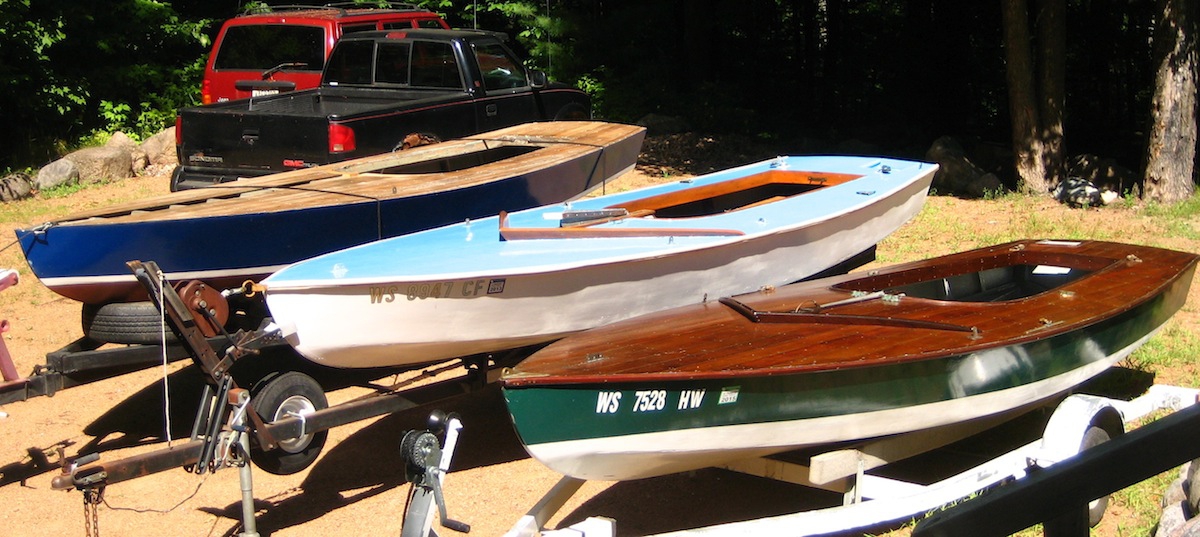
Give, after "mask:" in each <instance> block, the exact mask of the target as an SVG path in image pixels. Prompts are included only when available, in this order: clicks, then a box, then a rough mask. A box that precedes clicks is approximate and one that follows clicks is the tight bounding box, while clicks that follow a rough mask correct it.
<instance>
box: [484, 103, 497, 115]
mask: <svg viewBox="0 0 1200 537" xmlns="http://www.w3.org/2000/svg"><path fill="white" fill-rule="evenodd" d="M483 110H484V112H485V113H487V117H496V114H498V113H500V107H498V106H496V105H494V104H489V105H487V106H485V107H484V108H483Z"/></svg>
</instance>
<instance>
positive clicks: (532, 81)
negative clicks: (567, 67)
mask: <svg viewBox="0 0 1200 537" xmlns="http://www.w3.org/2000/svg"><path fill="white" fill-rule="evenodd" d="M548 83H549V81H548V80H547V78H546V72H545V71H540V70H537V69H534V70H532V71H530V72H529V86H530V87H532V88H533V89H542V88H544V87H546V85H547V84H548Z"/></svg>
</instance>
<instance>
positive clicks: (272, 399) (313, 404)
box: [250, 371, 329, 475]
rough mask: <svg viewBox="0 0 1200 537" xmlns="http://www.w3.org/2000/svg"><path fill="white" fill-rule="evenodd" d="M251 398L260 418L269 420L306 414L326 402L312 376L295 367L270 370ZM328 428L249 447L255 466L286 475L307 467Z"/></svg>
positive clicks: (316, 453)
mask: <svg viewBox="0 0 1200 537" xmlns="http://www.w3.org/2000/svg"><path fill="white" fill-rule="evenodd" d="M251 401H253V403H254V409H255V410H257V411H258V415H259V416H261V417H262V419H263V421H266V422H267V423H271V422H274V421H278V420H281V419H284V418H287V417H291V416H294V415H308V414H312V413H313V412H316V411H318V410H322V409H324V408H326V407H328V406H329V403H328V402H327V401H326V399H325V392H324V390H322V389H321V386H320V385H319V384H317V381H315V380H313V378H312V377H310V376H308V375H305V374H304V373H300V372H297V371H288V372H285V373H272V374H270V375H267V376H266V377H265V378H263V379H262V380H261V381H259V382H258V383H257V384H256V385H255V386H254V389H253V390H252V395H251ZM328 436H329V432H328V431H319V432H315V433H308V434H305V435H303V436H300V437H299V438H290V439H287V440H281V441H280V442H279V446H278V447H277V448H275V449H273V450H270V451H266V450H263V449H262V448H261V447H259V446H253V447H252V448H251V450H250V460H252V461H254V464H255V466H258V467H259V468H262V469H263V470H266V471H267V472H269V473H272V474H275V475H290V474H294V473H296V472H299V471H301V470H303V469H305V468H308V467H309V465H311V464H312V463H313V462H314V461H316V460H317V456H319V455H320V454H321V449H322V448H323V447H325V439H326V438H327V437H328Z"/></svg>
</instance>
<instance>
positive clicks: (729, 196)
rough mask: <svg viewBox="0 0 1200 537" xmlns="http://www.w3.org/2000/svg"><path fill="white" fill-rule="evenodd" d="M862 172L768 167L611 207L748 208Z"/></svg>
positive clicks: (673, 213)
mask: <svg viewBox="0 0 1200 537" xmlns="http://www.w3.org/2000/svg"><path fill="white" fill-rule="evenodd" d="M859 177H862V176H861V175H852V174H844V173H826V172H805V171H789V170H768V171H765V172H761V173H756V174H753V175H747V176H745V177H742V178H740V179H736V180H733V181H722V182H719V183H714V184H711V185H704V186H699V187H695V188H688V189H684V190H680V191H677V192H668V193H666V194H659V195H657V196H648V197H645V198H641V199H638V200H633V201H629V202H625V203H621V204H619V205H613V206H611V207H610V208H623V209H625V210H626V211H629V212H630V213H634V212H638V211H653V212H654V214H655V216H657V217H658V218H692V217H698V216H709V215H714V214H720V213H725V212H730V211H737V210H742V209H748V208H750V207H753V206H757V205H760V204H762V203H764V202H767V203H769V202H772V201H778V200H780V199H784V198H790V197H792V196H797V195H800V194H805V193H808V192H812V191H814V190H819V189H821V188H824V187H828V186H833V185H839V184H842V183H845V182H848V181H852V180H854V179H858V178H859Z"/></svg>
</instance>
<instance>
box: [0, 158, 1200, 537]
mask: <svg viewBox="0 0 1200 537" xmlns="http://www.w3.org/2000/svg"><path fill="white" fill-rule="evenodd" d="M655 175H656V177H649V176H647V175H646V174H645V173H634V174H632V175H631V176H628V177H626V178H623V179H622V182H627V183H639V182H645V181H653V180H660V179H661V175H662V174H659V173H656V174H655ZM165 191H166V180H165V178H161V177H151V178H135V179H130V180H127V181H125V182H122V183H119V184H111V185H105V186H102V187H99V188H91V189H87V190H84V191H82V192H79V193H76V194H74V195H71V196H68V197H65V198H59V199H54V200H38V201H28V202H19V203H16V204H9V205H7V206H0V227H3V229H4V230H5V232H6V233H10V231H8V230H11V229H13V228H15V227H19V226H24V225H28V224H30V223H37V222H41V221H46V220H50V219H52V218H54V217H55V216H60V215H65V214H69V213H71V212H74V211H77V210H80V209H83V208H86V207H89V206H97V205H105V204H109V203H112V201H113V200H114V199H119V198H122V197H127V196H130V195H133V196H142V195H151V194H155V193H160V192H165ZM131 193H132V194H131ZM1185 225H1190V226H1191V229H1190V231H1189V232H1187V233H1176V232H1172V231H1171V230H1163V229H1159V228H1157V227H1154V226H1152V225H1151V224H1149V223H1148V221H1147V220H1146V219H1145V218H1143V217H1142V216H1141V214H1140V211H1139V209H1138V208H1136V207H1121V208H1110V209H1106V210H1104V211H1095V210H1092V211H1079V210H1068V209H1065V208H1063V207H1061V206H1059V205H1057V204H1055V203H1053V202H1050V201H1048V200H1032V199H1016V200H1002V201H964V200H958V199H954V198H947V197H932V198H931V199H930V201H929V203H928V205H927V207H926V209H925V211H924V212H923V213H922V214H921V216H919V217H918V218H917V219H916V220H914V222H912V223H910V224H909V225H907V226H906V227H905V228H904V229H902V230H901V231H900V232H899V233H897V234H896V235H895V236H893V237H892V238H889V239H888V240H887V241H885V242H884V243H883V244H881V245H880V248H879V257H880V262H898V261H904V260H910V259H917V258H921V257H927V256H929V255H937V254H942V253H949V252H951V251H955V250H960V249H965V248H971V247H975V246H980V245H984V244H988V243H992V242H999V241H1001V240H1008V239H1010V238H1015V237H1022V236H1037V235H1038V234H1039V231H1044V230H1045V229H1063V226H1066V228H1065V229H1069V230H1074V231H1072V232H1071V233H1072V234H1074V235H1078V236H1094V237H1097V238H1106V239H1115V240H1125V241H1129V242H1142V243H1148V244H1155V245H1160V246H1168V247H1173V248H1177V249H1184V250H1191V251H1198V250H1200V240H1196V239H1189V238H1186V237H1196V236H1197V235H1200V225H1198V224H1197V223H1196V222H1190V223H1185ZM1053 226H1058V227H1057V228H1055V227H1053ZM8 236H9V237H11V236H12V235H11V234H10V235H8ZM17 250H18V249H17V248H16V247H10V248H8V249H6V250H4V251H3V252H0V268H2V267H13V268H17V269H19V270H20V272H21V275H22V278H23V279H22V281H21V283H20V284H19V285H18V286H17V287H15V288H13V289H9V290H7V291H5V292H4V293H0V318H2V319H7V320H8V321H9V322H10V323H11V329H10V331H9V332H8V333H6V334H4V342H5V343H6V344H7V346H8V349H9V350H10V351H11V353H12V355H13V358H14V360H15V361H16V364H17V369H18V371H19V372H20V373H21V374H27V373H28V372H29V371H31V370H32V369H33V367H34V366H35V365H37V364H41V363H44V360H45V355H46V353H48V352H50V351H53V350H55V349H57V348H59V347H61V346H63V345H65V344H67V343H68V342H70V341H72V340H73V339H75V338H76V337H78V336H79V335H80V328H79V307H78V304H77V303H74V302H72V301H70V300H67V299H63V298H59V297H57V295H54V294H53V293H51V292H50V291H48V290H47V289H45V288H44V287H43V286H41V285H40V284H39V282H38V281H37V280H36V278H34V277H33V276H32V274H31V273H30V272H29V270H28V268H27V267H26V266H25V265H24V261H23V258H22V257H21V255H20V253H19V252H18V251H17ZM1197 294H1198V291H1197V290H1196V289H1195V288H1194V289H1193V291H1192V296H1191V300H1190V302H1189V304H1188V305H1187V306H1186V307H1185V310H1184V311H1183V312H1182V313H1181V314H1180V315H1179V316H1177V318H1176V319H1175V320H1174V321H1173V323H1175V325H1176V326H1177V327H1178V328H1180V329H1181V330H1178V331H1168V333H1167V334H1166V336H1167V337H1169V338H1171V344H1174V345H1191V346H1195V345H1196V341H1195V338H1189V337H1186V336H1187V335H1188V334H1194V333H1196V330H1197V328H1198V325H1200V313H1198V308H1200V299H1198V297H1197V296H1196V295H1197ZM193 373H194V371H193V370H192V369H190V367H185V365H184V364H183V363H178V364H172V365H170V366H168V367H166V368H152V369H149V370H145V371H141V372H138V373H133V374H129V375H125V376H121V377H118V378H115V379H110V380H107V381H103V382H98V383H94V384H90V385H86V386H83V387H78V388H74V389H70V390H66V391H64V392H61V393H59V394H57V395H55V396H54V397H41V398H36V399H31V400H29V401H25V402H20V403H15V404H9V405H4V406H3V407H2V408H0V411H3V412H4V413H5V414H6V417H3V418H0V504H2V505H4V506H5V508H4V509H3V510H2V511H0V527H2V528H4V529H3V530H2V532H3V533H4V534H6V535H18V536H20V535H71V534H76V535H77V534H82V533H83V532H84V512H83V508H82V495H81V494H80V493H79V492H76V491H70V492H60V491H54V490H52V489H51V488H50V481H51V478H52V477H53V476H54V475H55V474H57V473H58V469H57V468H55V467H54V462H55V461H57V458H58V454H57V453H56V449H57V448H62V449H63V451H64V452H65V453H66V454H67V455H68V456H74V455H76V454H78V453H90V452H94V451H100V452H101V453H102V457H103V460H106V461H112V460H118V459H122V458H125V457H128V456H130V455H133V454H137V453H143V452H147V451H152V450H157V449H161V448H162V447H164V446H165V445H166V439H165V438H164V436H165V435H164V431H165V429H166V427H165V425H164V420H163V415H164V407H165V403H164V396H163V393H164V388H163V385H164V380H163V377H164V374H168V375H169V377H168V380H169V382H168V388H169V389H168V391H167V393H169V399H170V408H171V409H172V415H173V421H172V424H171V429H172V431H173V432H172V435H173V437H174V438H176V440H175V441H174V444H178V443H179V440H177V439H178V438H179V437H181V436H184V435H186V432H187V430H188V428H189V427H190V413H191V412H192V410H190V409H192V408H195V407H194V405H195V403H194V401H195V400H196V395H195V394H196V393H198V387H197V386H198V383H197V382H196V380H195V378H196V377H195V375H194V374H193ZM1158 373H1159V380H1160V381H1168V382H1176V383H1183V384H1187V385H1191V386H1195V385H1197V375H1196V371H1195V366H1194V365H1193V364H1190V363H1189V364H1179V366H1178V367H1177V368H1172V369H1170V370H1168V371H1159V372H1158ZM456 375H457V371H455V372H453V373H448V374H443V375H441V376H440V377H439V378H448V377H453V376H456ZM385 380H387V379H385ZM364 393H367V390H365V389H363V388H350V389H347V390H341V391H339V392H336V393H334V394H331V404H336V403H338V402H342V401H347V400H349V399H351V398H353V397H357V396H360V395H362V394H364ZM433 408H440V409H445V410H453V411H456V412H459V413H461V414H462V416H463V422H464V424H465V429H464V431H463V435H462V437H461V444H460V446H461V448H460V450H459V452H458V453H457V455H456V458H455V464H454V467H453V469H452V472H451V473H450V475H449V476H448V477H447V480H446V499H447V503H448V504H449V514H450V516H451V517H452V518H456V519H458V520H461V521H464V522H466V523H468V524H471V525H472V527H473V530H472V532H471V534H472V535H484V536H490V535H500V534H502V533H503V532H504V531H506V530H507V529H508V528H510V527H512V526H513V524H514V523H516V522H517V520H518V519H519V518H520V516H521V515H522V514H524V513H525V512H526V510H528V509H529V508H530V507H532V506H533V505H534V503H535V502H536V501H537V500H538V498H539V497H540V496H541V495H542V494H543V493H544V492H546V491H547V490H548V489H549V488H550V487H551V486H552V485H553V484H554V483H555V482H556V480H557V478H558V476H557V475H556V474H554V473H552V472H551V471H549V470H547V469H546V468H544V467H542V466H541V465H540V464H538V463H537V462H535V461H532V460H530V459H529V458H528V457H527V455H526V454H525V452H524V451H523V449H522V448H521V446H520V444H519V443H518V442H517V439H516V436H515V434H514V433H513V430H512V428H511V425H510V424H509V421H508V418H507V415H506V414H505V411H504V407H503V402H502V400H501V398H500V396H499V392H498V390H496V389H494V388H485V389H482V390H479V391H475V392H472V393H464V394H463V395H460V396H456V397H454V398H451V399H449V400H445V401H442V402H440V403H439V404H437V405H436V406H426V407H419V408H416V409H413V410H410V411H406V412H401V413H397V414H392V415H389V416H385V417H381V418H376V419H370V420H366V421H362V422H358V423H355V424H352V425H349V426H344V427H340V428H337V429H334V430H332V431H331V433H330V438H329V442H328V444H327V445H326V448H325V453H324V455H323V456H322V457H321V458H320V459H319V460H318V461H317V462H316V464H315V465H314V466H312V467H311V468H309V469H308V470H306V471H303V472H301V473H299V474H295V475H291V476H274V475H269V474H267V473H265V472H262V471H255V472H254V497H255V498H256V508H257V524H258V528H259V530H260V532H261V533H262V534H264V535H267V534H270V535H278V536H287V535H352V534H354V535H357V534H370V535H381V534H397V533H399V531H400V528H401V519H402V515H403V512H404V509H405V502H406V497H407V494H408V489H409V487H408V486H407V485H406V484H405V483H404V477H403V467H402V463H401V462H400V460H399V457H398V456H397V453H398V451H397V445H398V443H399V441H400V438H401V436H402V435H403V433H404V432H405V431H406V430H408V429H410V428H418V427H422V426H423V425H424V422H425V418H426V416H427V415H428V413H429V411H430V410H432V409H433ZM47 458H48V459H49V462H50V464H45V459H47ZM240 498H241V493H240V490H239V484H238V473H237V471H236V470H232V469H227V470H223V471H220V472H218V473H216V474H213V475H205V476H196V475H193V474H189V473H187V472H185V471H183V470H172V471H168V472H163V473H159V474H156V475H152V476H149V477H145V478H141V479H137V480H133V481H129V482H125V483H121V484H117V485H114V486H112V487H109V488H108V489H107V490H106V492H105V494H104V501H105V503H104V504H103V505H102V506H101V507H100V509H99V527H100V529H101V531H102V532H103V533H105V534H108V535H129V536H135V535H162V534H172V535H236V534H237V533H238V532H239V531H241V528H240V522H239V517H240V504H239V501H240ZM839 500H840V498H839V497H836V496H833V495H831V494H826V493H814V492H811V491H808V490H807V489H802V488H799V487H795V486H790V485H785V484H780V483H777V482H772V481H767V480H763V479H759V478H754V477H748V476H743V475H740V474H735V473H732V472H727V471H720V470H702V471H697V472H691V473H688V474H682V475H674V476H667V477H662V478H655V479H648V480H643V481H637V482H626V483H615V484H614V483H588V484H586V485H585V486H584V488H583V489H582V490H581V491H580V493H578V494H576V495H575V497H574V498H573V499H572V500H571V501H570V502H569V503H568V504H567V505H566V506H565V507H564V508H563V509H562V510H561V511H560V513H562V514H561V515H560V516H559V517H557V518H555V519H554V521H552V524H551V525H557V524H560V523H562V522H563V521H566V522H569V523H573V522H576V521H579V520H582V519H584V518H586V517H589V516H608V517H613V518H615V519H617V520H618V530H619V532H620V534H622V535H639V534H645V533H653V532H663V531H669V530H673V529H680V528H687V527H693V526H701V525H707V524H713V523H718V522H723V521H732V520H742V519H752V518H757V517H760V516H766V515H771V514H779V513H785V512H789V511H793V510H798V509H804V508H809V507H814V506H819V505H832V504H833V503H835V502H837V501H839ZM1109 525H1110V526H1112V528H1110V529H1107V530H1102V532H1103V533H1102V534H1104V535H1115V534H1116V529H1115V528H1116V526H1115V522H1109ZM442 534H443V535H453V534H454V532H450V531H447V530H443V531H442Z"/></svg>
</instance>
